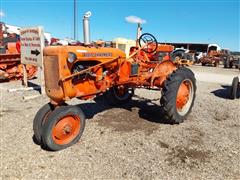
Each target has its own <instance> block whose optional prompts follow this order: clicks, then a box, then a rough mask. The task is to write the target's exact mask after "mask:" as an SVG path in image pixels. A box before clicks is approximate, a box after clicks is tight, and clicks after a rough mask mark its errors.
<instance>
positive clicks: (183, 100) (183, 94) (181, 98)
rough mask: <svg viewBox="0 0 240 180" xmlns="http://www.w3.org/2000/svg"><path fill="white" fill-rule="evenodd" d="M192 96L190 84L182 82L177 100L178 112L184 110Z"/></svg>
mask: <svg viewBox="0 0 240 180" xmlns="http://www.w3.org/2000/svg"><path fill="white" fill-rule="evenodd" d="M189 96H190V85H189V83H188V82H182V83H181V85H180V87H179V90H178V93H177V99H176V106H177V109H178V110H182V109H183V108H184V106H185V105H186V104H187V103H188V101H189Z"/></svg>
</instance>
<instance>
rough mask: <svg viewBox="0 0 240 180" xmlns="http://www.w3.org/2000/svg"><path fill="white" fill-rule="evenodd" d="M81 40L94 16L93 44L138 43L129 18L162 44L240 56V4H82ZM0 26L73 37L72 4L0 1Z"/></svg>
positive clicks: (95, 0)
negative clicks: (86, 18) (205, 46)
mask: <svg viewBox="0 0 240 180" xmlns="http://www.w3.org/2000/svg"><path fill="white" fill-rule="evenodd" d="M77 4H78V38H79V40H82V15H83V14H84V12H86V11H89V10H90V11H91V12H92V17H91V36H92V40H96V39H104V40H112V39H113V38H115V37H125V38H131V39H134V38H135V36H136V25H135V24H130V23H128V22H126V20H125V17H126V16H130V15H134V16H138V17H141V18H143V19H145V20H146V21H147V23H146V24H144V25H143V32H149V33H152V34H153V35H155V36H156V38H157V39H158V41H161V42H165V41H168V42H201V43H218V44H219V45H220V46H221V47H222V48H230V49H231V50H240V47H239V46H240V45H239V44H240V42H239V41H240V40H239V34H240V29H239V25H240V19H239V16H240V14H239V8H240V7H239V0H218V1H216V0H208V1H207V0H195V1H194V0H191V1H190V0H184V1H180V0H179V1H177V0H168V1H167V0H148V1H147V0H131V1H130V0H129V1H127V0H115V1H114V0H88V1H86V0H85V1H84V0H79V1H78V2H77ZM0 9H1V11H3V12H4V14H5V15H4V16H3V17H2V18H1V21H3V22H5V23H7V24H10V25H16V26H21V27H24V26H35V25H42V26H44V28H45V31H47V32H50V33H52V35H53V36H54V37H60V38H64V37H73V0H58V1H57V0H35V1H34V0H1V7H0Z"/></svg>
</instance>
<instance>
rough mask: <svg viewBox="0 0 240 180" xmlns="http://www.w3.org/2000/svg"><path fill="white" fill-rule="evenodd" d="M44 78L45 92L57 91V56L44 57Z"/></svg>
mask: <svg viewBox="0 0 240 180" xmlns="http://www.w3.org/2000/svg"><path fill="white" fill-rule="evenodd" d="M44 76H45V86H46V91H49V92H50V90H51V89H59V88H60V86H59V65H58V57H57V56H44Z"/></svg>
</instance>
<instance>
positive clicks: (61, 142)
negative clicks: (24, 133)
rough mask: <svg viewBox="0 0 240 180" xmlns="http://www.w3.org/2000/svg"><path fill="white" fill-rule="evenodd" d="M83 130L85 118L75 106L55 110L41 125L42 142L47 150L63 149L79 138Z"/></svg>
mask: <svg viewBox="0 0 240 180" xmlns="http://www.w3.org/2000/svg"><path fill="white" fill-rule="evenodd" d="M84 128H85V116H84V113H83V112H82V110H81V109H80V108H78V107H76V106H61V107H59V108H56V109H55V110H54V111H53V112H52V113H51V114H50V115H49V116H48V120H47V121H46V122H45V123H44V125H43V131H42V141H43V144H44V145H45V147H46V148H47V149H49V150H53V151H58V150H61V149H65V148H67V147H69V146H71V145H73V144H75V143H77V142H78V140H79V139H80V138H81V136H82V133H83V131H84Z"/></svg>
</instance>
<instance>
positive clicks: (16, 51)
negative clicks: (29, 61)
mask: <svg viewBox="0 0 240 180" xmlns="http://www.w3.org/2000/svg"><path fill="white" fill-rule="evenodd" d="M16 31H17V30H15V29H14V30H13V31H11V30H9V29H8V27H7V26H6V25H5V24H4V23H0V82H1V81H10V80H18V79H22V78H23V67H22V64H21V62H20V56H21V55H20V49H21V44H20V41H19V40H20V37H19V35H18V34H17V32H16ZM26 68H27V77H28V79H32V78H33V77H34V76H35V75H36V72H37V67H36V66H33V65H27V66H26Z"/></svg>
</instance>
